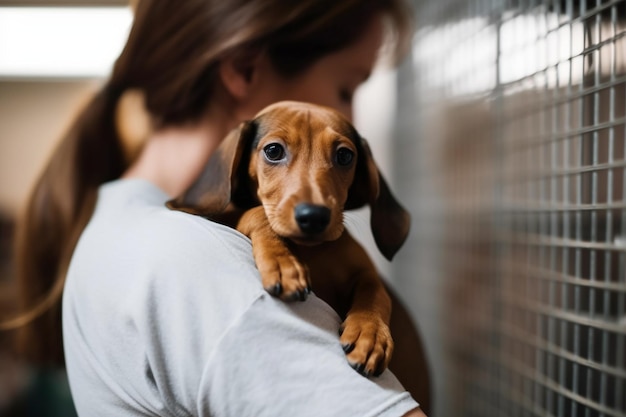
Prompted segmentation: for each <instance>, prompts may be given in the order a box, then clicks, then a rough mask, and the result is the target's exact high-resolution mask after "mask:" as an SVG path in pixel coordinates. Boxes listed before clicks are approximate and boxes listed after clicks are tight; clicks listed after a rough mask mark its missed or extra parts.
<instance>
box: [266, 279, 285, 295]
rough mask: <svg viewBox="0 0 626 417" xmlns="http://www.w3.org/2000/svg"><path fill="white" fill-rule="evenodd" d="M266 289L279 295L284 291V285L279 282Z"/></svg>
mask: <svg viewBox="0 0 626 417" xmlns="http://www.w3.org/2000/svg"><path fill="white" fill-rule="evenodd" d="M265 291H267V292H269V293H270V294H272V295H274V296H278V295H280V293H281V292H283V286H282V285H281V284H280V282H277V283H276V284H274V285H272V286H270V287H268V288H266V289H265Z"/></svg>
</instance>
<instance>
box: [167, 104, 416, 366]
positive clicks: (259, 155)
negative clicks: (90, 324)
mask: <svg viewBox="0 0 626 417" xmlns="http://www.w3.org/2000/svg"><path fill="white" fill-rule="evenodd" d="M365 204H370V206H371V227H372V231H373V234H374V238H375V241H376V243H377V246H378V247H379V249H380V250H381V252H382V253H383V254H384V255H385V256H386V257H387V258H388V259H391V258H392V257H393V255H394V254H395V253H396V251H397V250H398V249H399V248H400V246H401V245H402V243H403V242H404V240H405V238H406V236H407V234H408V230H409V222H410V220H409V215H408V213H407V212H406V211H405V210H404V209H403V208H402V207H401V206H400V205H399V204H398V202H397V201H396V200H395V199H394V198H393V196H392V195H391V193H390V192H389V189H388V187H387V185H386V183H385V181H384V180H383V178H382V177H381V176H380V174H379V172H378V168H377V167H376V165H375V163H374V161H373V159H372V156H371V153H370V150H369V147H368V146H367V144H366V142H365V141H364V140H363V139H362V138H361V137H360V136H359V134H358V133H357V132H356V130H355V129H354V127H352V125H351V124H350V123H349V122H348V121H347V120H346V119H345V118H344V117H343V116H341V115H340V114H339V113H338V112H336V111H334V110H331V109H329V108H325V107H320V106H316V105H311V104H307V103H299V102H280V103H277V104H274V105H271V106H269V107H267V108H266V109H264V110H263V111H261V112H260V113H259V114H258V115H257V116H256V118H255V119H254V120H252V121H249V122H244V123H242V125H241V126H240V127H239V128H237V129H235V130H234V131H233V132H231V133H230V134H229V135H228V136H227V137H226V138H225V139H224V141H223V142H222V144H221V145H220V147H219V148H218V149H217V150H216V152H215V153H214V155H213V156H212V157H211V159H210V160H209V162H208V164H207V166H206V168H205V170H204V172H203V173H202V174H201V175H200V177H199V178H198V180H197V181H196V182H195V183H194V184H193V185H192V186H191V187H190V188H189V189H188V190H187V191H186V192H185V193H184V194H183V195H182V196H180V197H178V198H177V199H174V200H172V201H170V202H168V207H170V208H172V209H177V210H182V211H185V212H188V213H193V214H198V215H201V216H204V217H207V218H209V219H212V220H216V221H219V222H222V223H225V224H228V225H230V226H233V227H236V228H237V230H239V231H240V232H242V233H244V234H245V235H247V236H248V237H249V238H250V239H251V240H252V248H253V254H254V258H255V261H256V264H257V267H258V269H259V272H260V274H261V277H262V280H263V286H264V288H265V289H266V290H267V291H268V292H270V293H271V294H273V295H275V296H278V297H280V298H282V299H284V300H304V299H305V298H306V296H307V294H309V292H310V291H311V288H312V283H313V288H314V289H315V293H316V294H317V295H318V296H319V297H321V298H322V299H324V300H325V301H326V302H328V303H329V304H330V305H331V306H333V307H334V308H335V310H336V311H337V312H338V313H339V314H340V315H341V316H342V317H344V318H345V321H344V322H343V324H342V333H341V344H342V346H343V347H344V350H345V351H346V353H347V357H348V360H349V362H350V364H351V365H352V366H353V367H354V368H355V369H356V370H357V371H359V372H360V373H362V374H364V375H378V374H380V373H381V372H382V371H383V370H384V369H385V368H386V367H387V365H388V364H389V360H390V358H391V354H392V351H393V341H392V338H391V334H390V332H389V317H390V314H391V301H390V298H389V295H388V294H387V292H386V291H385V288H384V286H383V282H382V281H381V279H380V277H379V276H378V273H377V271H376V269H375V267H374V265H373V263H372V261H371V260H370V259H369V257H368V255H367V254H366V252H365V250H364V249H363V248H362V247H361V246H360V245H359V244H358V243H357V242H356V241H355V240H354V239H353V238H352V237H351V236H350V234H349V233H348V232H347V231H346V230H345V228H344V224H343V211H344V209H352V208H358V207H361V206H363V205H365Z"/></svg>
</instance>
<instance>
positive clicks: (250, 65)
mask: <svg viewBox="0 0 626 417" xmlns="http://www.w3.org/2000/svg"><path fill="white" fill-rule="evenodd" d="M261 60H262V53H261V52H260V51H258V50H249V51H245V52H240V53H236V54H233V55H231V56H228V57H226V58H224V59H222V60H221V61H220V63H219V75H220V78H221V80H222V83H223V85H224V87H225V88H226V90H227V91H228V92H229V93H230V94H231V95H232V96H233V97H234V98H235V99H237V100H243V99H246V98H247V97H248V96H249V95H250V93H251V91H252V88H254V85H255V83H256V82H257V80H258V78H259V72H260V65H261Z"/></svg>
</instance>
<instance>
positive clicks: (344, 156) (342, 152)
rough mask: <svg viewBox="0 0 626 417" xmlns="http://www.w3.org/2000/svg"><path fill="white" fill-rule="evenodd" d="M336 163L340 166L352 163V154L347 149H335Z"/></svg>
mask: <svg viewBox="0 0 626 417" xmlns="http://www.w3.org/2000/svg"><path fill="white" fill-rule="evenodd" d="M336 158H337V163H338V164H339V165H341V166H344V167H345V166H348V165H350V164H351V163H352V160H353V159H354V152H352V151H351V150H350V149H348V148H339V149H337V155H336Z"/></svg>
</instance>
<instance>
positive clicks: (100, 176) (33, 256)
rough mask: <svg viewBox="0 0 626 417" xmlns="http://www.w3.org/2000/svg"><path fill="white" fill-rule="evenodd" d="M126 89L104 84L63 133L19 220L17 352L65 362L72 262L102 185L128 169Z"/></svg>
mask: <svg viewBox="0 0 626 417" xmlns="http://www.w3.org/2000/svg"><path fill="white" fill-rule="evenodd" d="M121 93H122V91H121V90H118V89H116V88H113V87H111V86H108V85H107V86H105V87H104V88H103V89H102V90H101V91H100V92H98V93H97V94H96V95H95V96H94V97H93V98H92V99H91V101H90V102H89V103H88V104H87V106H86V107H85V108H84V109H83V111H82V112H81V113H80V114H79V116H78V118H77V119H76V121H75V122H74V124H73V125H72V126H71V128H70V129H69V131H68V132H67V133H66V135H65V136H64V137H63V138H62V140H61V142H60V144H59V146H58V147H57V149H56V150H55V152H54V153H53V155H52V157H51V159H50V160H49V162H48V164H47V166H46V167H45V169H44V171H43V173H42V174H41V177H40V178H39V180H38V181H37V183H36V185H35V188H34V190H33V192H32V194H31V197H30V200H29V201H28V204H27V207H26V211H25V213H24V217H23V218H22V219H21V221H20V223H19V225H18V231H17V239H16V248H15V254H16V273H17V281H18V291H19V302H18V305H19V307H20V312H21V314H20V315H19V316H18V317H17V318H15V319H13V320H10V321H6V322H0V330H2V329H10V328H19V329H17V334H16V336H17V337H16V350H17V352H18V354H20V356H23V357H24V358H25V359H27V360H29V361H32V362H34V363H39V364H48V365H54V364H63V361H64V360H63V343H62V333H61V330H62V328H61V298H62V293H63V284H64V281H65V274H66V271H67V267H68V264H69V259H70V257H71V254H72V252H73V250H74V247H75V246H76V242H77V241H78V237H79V236H80V233H81V232H82V230H83V229H84V227H85V226H86V224H87V221H88V220H89V218H90V216H91V214H92V212H93V208H94V205H95V201H96V194H97V190H98V187H99V186H100V185H101V184H102V183H104V182H107V181H110V180H113V179H115V178H118V177H119V176H120V175H121V174H122V172H123V170H124V165H125V164H124V158H123V155H122V151H121V147H120V144H119V143H120V140H119V137H118V134H117V132H116V129H115V123H114V115H115V108H116V104H117V101H118V99H119V97H120V95H121Z"/></svg>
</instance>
